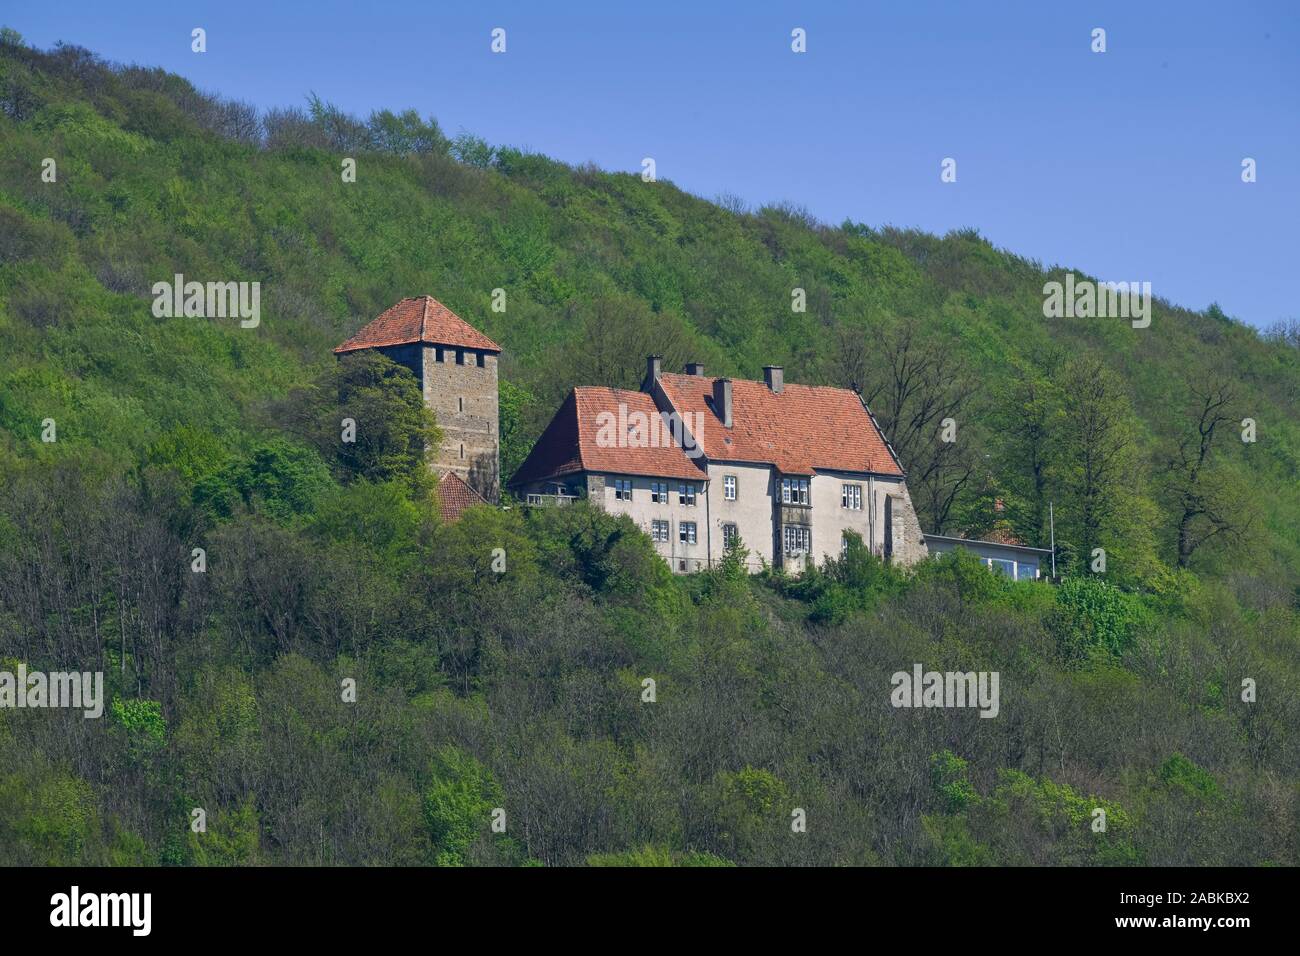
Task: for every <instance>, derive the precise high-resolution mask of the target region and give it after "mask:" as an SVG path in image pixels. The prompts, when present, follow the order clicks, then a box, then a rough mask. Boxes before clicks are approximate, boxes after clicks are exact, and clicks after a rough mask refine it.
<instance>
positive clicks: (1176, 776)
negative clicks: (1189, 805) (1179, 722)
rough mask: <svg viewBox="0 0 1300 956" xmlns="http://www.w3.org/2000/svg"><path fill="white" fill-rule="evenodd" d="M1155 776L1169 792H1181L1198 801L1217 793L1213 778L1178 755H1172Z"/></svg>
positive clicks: (1217, 786)
mask: <svg viewBox="0 0 1300 956" xmlns="http://www.w3.org/2000/svg"><path fill="white" fill-rule="evenodd" d="M1157 776H1158V777H1159V778H1160V782H1161V783H1163V784H1164V785H1165V786H1166V787H1168V788H1169V789H1170V790H1175V791H1181V792H1182V793H1184V794H1187V795H1188V796H1191V797H1195V798H1198V799H1204V798H1207V797H1215V796H1218V793H1219V785H1218V783H1216V782H1215V779H1214V777H1213V776H1212V775H1211V774H1209V773H1207V772H1206V771H1205V770H1203V769H1202V768H1200V767H1198V766H1197V765H1196V764H1195V763H1193V762H1192V761H1191V760H1189V759H1187V758H1186V757H1184V756H1183V755H1182V754H1180V753H1175V754H1173V755H1172V756H1170V758H1169V759H1168V760H1166V761H1165V762H1164V763H1162V764H1161V765H1160V770H1159V772H1158V774H1157Z"/></svg>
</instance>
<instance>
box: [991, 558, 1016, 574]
mask: <svg viewBox="0 0 1300 956" xmlns="http://www.w3.org/2000/svg"><path fill="white" fill-rule="evenodd" d="M987 560H988V563H989V567H990V568H992V569H993V570H994V571H997V572H998V573H999V574H1005V575H1006V576H1007V577H1009V578H1014V577H1015V576H1016V562H1014V561H1006V560H1003V559H1002V558H988V559H987Z"/></svg>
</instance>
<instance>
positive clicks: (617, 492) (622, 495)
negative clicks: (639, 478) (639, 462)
mask: <svg viewBox="0 0 1300 956" xmlns="http://www.w3.org/2000/svg"><path fill="white" fill-rule="evenodd" d="M614 499H615V500H616V501H631V500H632V479H631V478H615V479H614Z"/></svg>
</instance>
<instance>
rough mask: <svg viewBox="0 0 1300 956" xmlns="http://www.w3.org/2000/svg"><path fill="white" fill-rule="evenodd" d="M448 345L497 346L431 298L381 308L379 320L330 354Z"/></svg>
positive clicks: (486, 348)
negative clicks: (417, 343)
mask: <svg viewBox="0 0 1300 956" xmlns="http://www.w3.org/2000/svg"><path fill="white" fill-rule="evenodd" d="M415 342H422V343H425V344H428V345H451V346H457V347H459V348H466V349H480V350H481V351H484V352H500V351H501V346H499V345H497V344H496V343H495V342H493V341H492V340H491V339H490V338H488V337H487V336H486V335H484V334H483V333H482V332H480V331H479V330H478V329H476V328H474V326H472V325H470V324H469V323H468V322H466V321H465V320H464V319H462V318H461V317H460V316H458V315H457V314H456V313H455V312H453V311H451V309H449V308H447V307H446V306H445V305H443V304H442V303H441V302H439V301H438V300H437V299H435V298H434V297H433V296H431V295H421V296H416V297H414V298H410V299H403V300H402V301H401V302H399V303H397V304H396V305H394V306H392V307H390V308H388V309H385V310H384V311H383V312H381V313H380V314H379V317H378V318H377V319H375V320H374V321H373V322H371V323H370V324H369V325H366V326H365V327H364V328H362V329H361V331H360V332H358V333H357V334H356V335H354V336H352V338H350V339H348V340H347V341H346V342H344V343H343V344H342V345H340V346H339V347H338V348H336V349H335V350H334V353H335V354H336V355H337V354H341V353H343V352H355V351H357V350H358V349H373V348H381V347H383V346H386V345H410V344H412V343H415Z"/></svg>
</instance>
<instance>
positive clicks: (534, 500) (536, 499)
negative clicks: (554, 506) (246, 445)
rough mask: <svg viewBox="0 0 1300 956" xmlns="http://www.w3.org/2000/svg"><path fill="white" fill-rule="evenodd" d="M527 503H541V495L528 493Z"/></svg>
mask: <svg viewBox="0 0 1300 956" xmlns="http://www.w3.org/2000/svg"><path fill="white" fill-rule="evenodd" d="M528 503H529V504H530V505H540V504H541V503H542V496H541V495H529V496H528Z"/></svg>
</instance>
